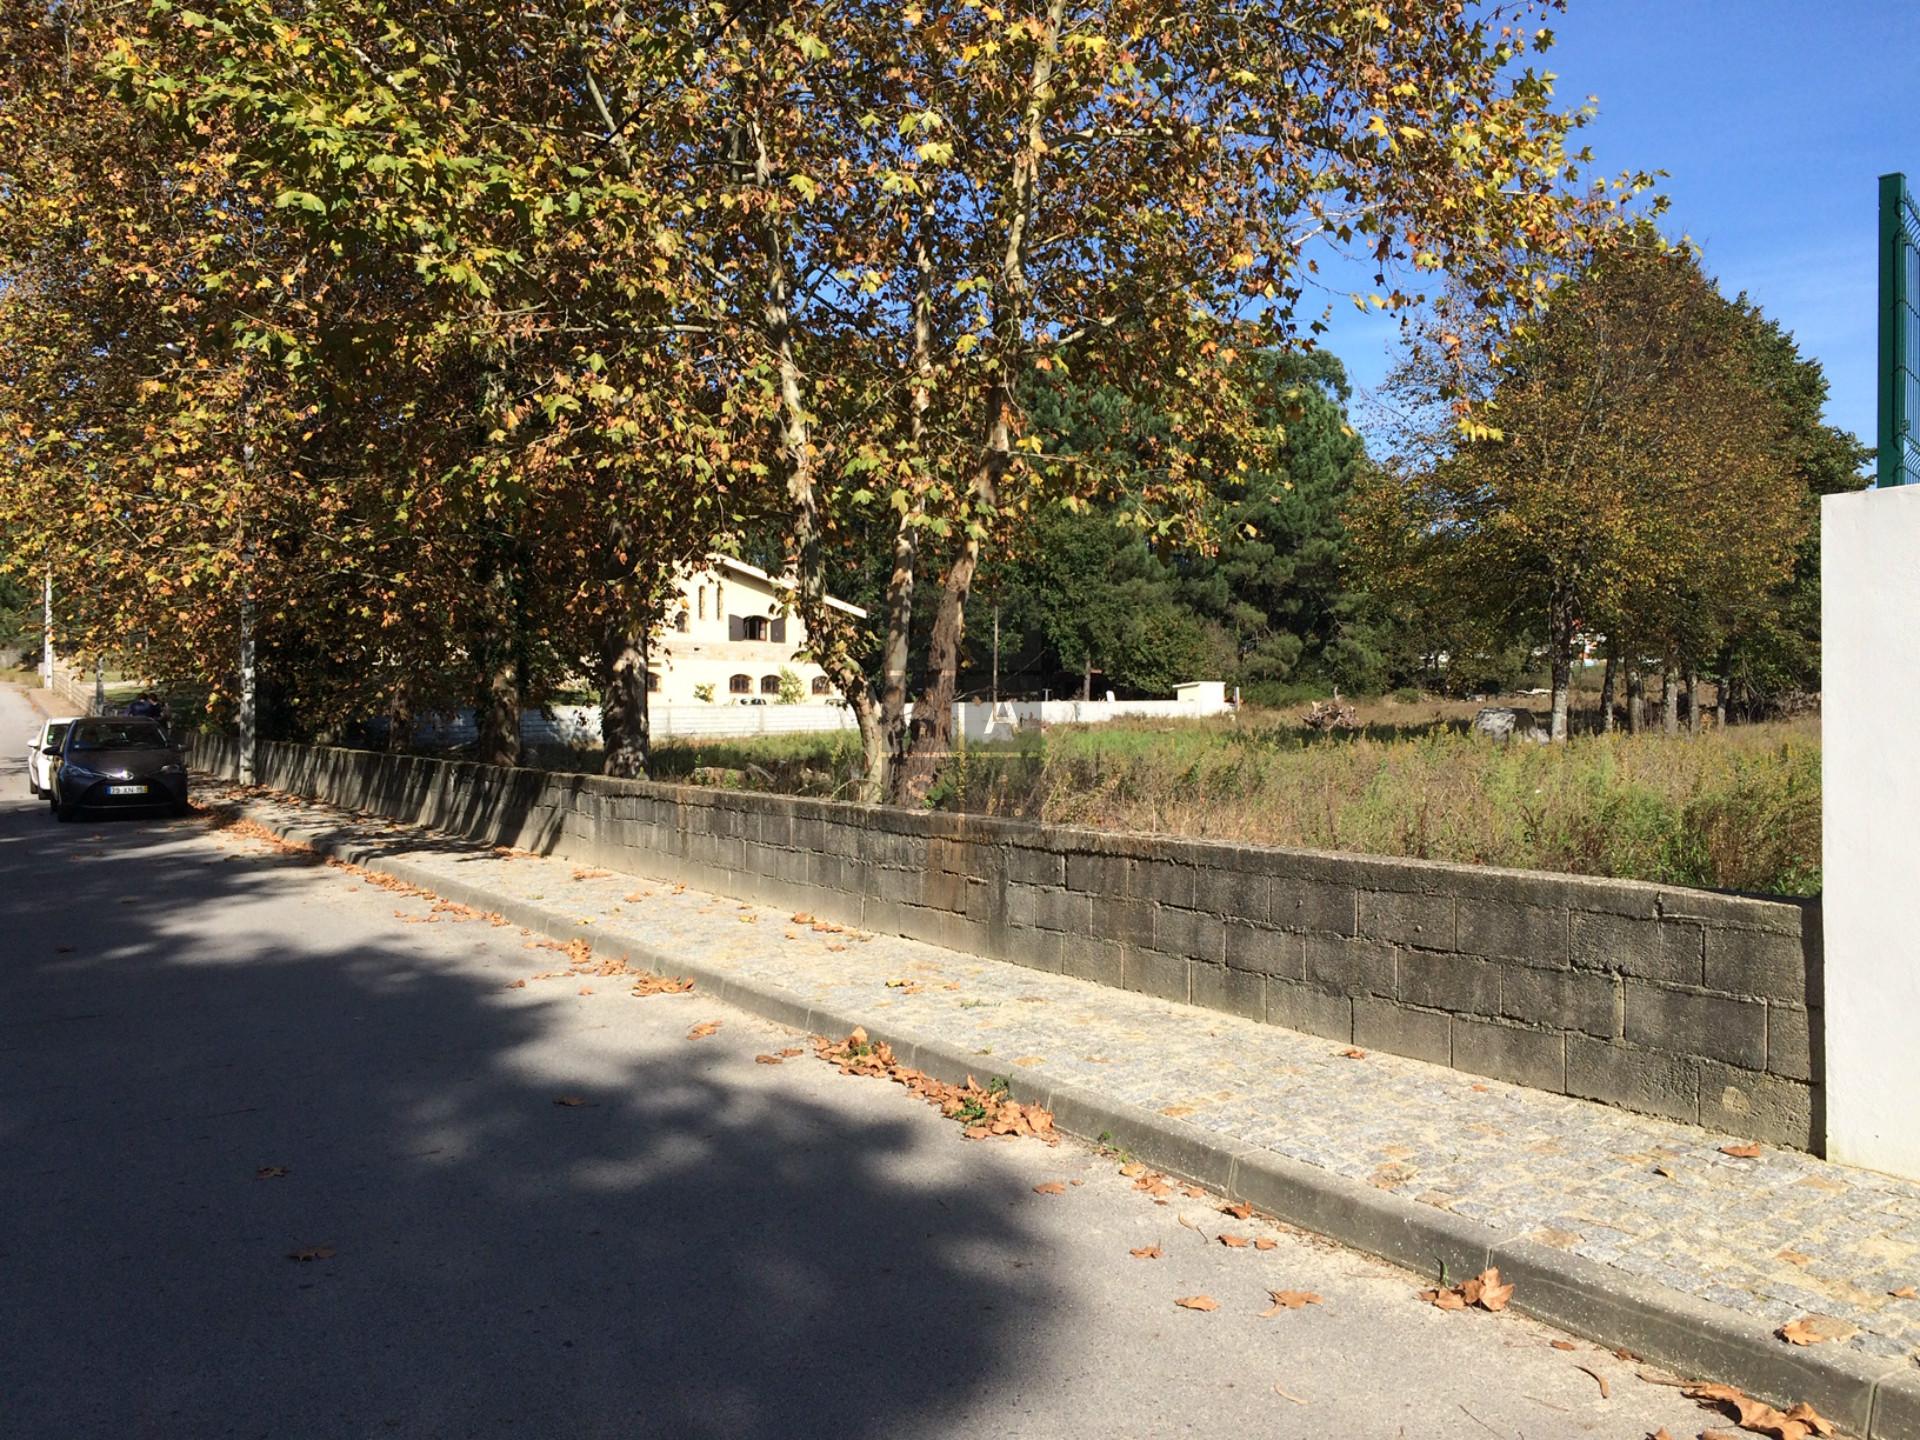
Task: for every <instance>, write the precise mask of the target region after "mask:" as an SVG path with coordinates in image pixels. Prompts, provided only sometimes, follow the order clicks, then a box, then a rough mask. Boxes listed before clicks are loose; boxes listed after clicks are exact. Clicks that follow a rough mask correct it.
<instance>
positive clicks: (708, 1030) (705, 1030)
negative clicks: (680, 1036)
mask: <svg viewBox="0 0 1920 1440" xmlns="http://www.w3.org/2000/svg"><path fill="white" fill-rule="evenodd" d="M719 1029H720V1022H719V1021H718V1020H702V1021H701V1022H700V1023H699V1024H698V1025H696V1026H694V1027H693V1028H692V1029H691V1030H689V1031H687V1039H689V1040H704V1039H706V1038H707V1037H708V1036H709V1035H713V1034H716V1033H718V1031H719Z"/></svg>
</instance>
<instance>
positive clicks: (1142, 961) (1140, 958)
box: [1121, 945, 1193, 1003]
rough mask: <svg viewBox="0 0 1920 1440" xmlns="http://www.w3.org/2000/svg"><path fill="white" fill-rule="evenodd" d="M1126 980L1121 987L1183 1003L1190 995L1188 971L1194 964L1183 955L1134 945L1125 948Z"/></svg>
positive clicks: (1190, 980)
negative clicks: (1168, 953)
mask: <svg viewBox="0 0 1920 1440" xmlns="http://www.w3.org/2000/svg"><path fill="white" fill-rule="evenodd" d="M1123 953H1124V955H1125V957H1126V958H1125V962H1124V965H1125V977H1126V978H1125V979H1124V980H1123V981H1122V982H1121V984H1122V986H1123V987H1124V988H1126V989H1128V990H1137V991H1139V992H1140V993H1141V994H1142V995H1156V996H1158V997H1159V998H1160V999H1162V1000H1178V1001H1181V1002H1182V1003H1186V1002H1187V1001H1190V1000H1191V999H1192V998H1193V983H1192V978H1191V975H1190V973H1189V972H1190V971H1191V970H1192V969H1193V964H1192V962H1191V961H1189V960H1188V959H1187V958H1186V957H1185V956H1184V955H1167V954H1163V953H1162V952H1161V951H1158V950H1144V949H1141V948H1140V947H1138V946H1135V945H1128V946H1126V947H1124V950H1123Z"/></svg>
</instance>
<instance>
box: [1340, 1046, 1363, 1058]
mask: <svg viewBox="0 0 1920 1440" xmlns="http://www.w3.org/2000/svg"><path fill="white" fill-rule="evenodd" d="M1340 1058H1341V1059H1342V1060H1364V1059H1366V1058H1367V1052H1366V1051H1364V1050H1361V1049H1358V1048H1353V1049H1347V1050H1342V1051H1341V1052H1340Z"/></svg>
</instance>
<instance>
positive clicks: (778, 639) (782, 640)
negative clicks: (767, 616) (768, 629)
mask: <svg viewBox="0 0 1920 1440" xmlns="http://www.w3.org/2000/svg"><path fill="white" fill-rule="evenodd" d="M773 643H774V644H776V645H784V644H786V643H787V617H786V616H784V615H782V616H781V617H780V618H779V619H778V620H775V621H774V622H773Z"/></svg>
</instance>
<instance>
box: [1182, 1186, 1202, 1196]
mask: <svg viewBox="0 0 1920 1440" xmlns="http://www.w3.org/2000/svg"><path fill="white" fill-rule="evenodd" d="M1182 1193H1183V1194H1185V1195H1186V1197H1187V1198H1188V1199H1189V1200H1204V1199H1206V1198H1207V1192H1206V1191H1204V1190H1202V1189H1201V1188H1200V1187H1199V1186H1198V1185H1188V1186H1185V1187H1184V1188H1183V1191H1182Z"/></svg>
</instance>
